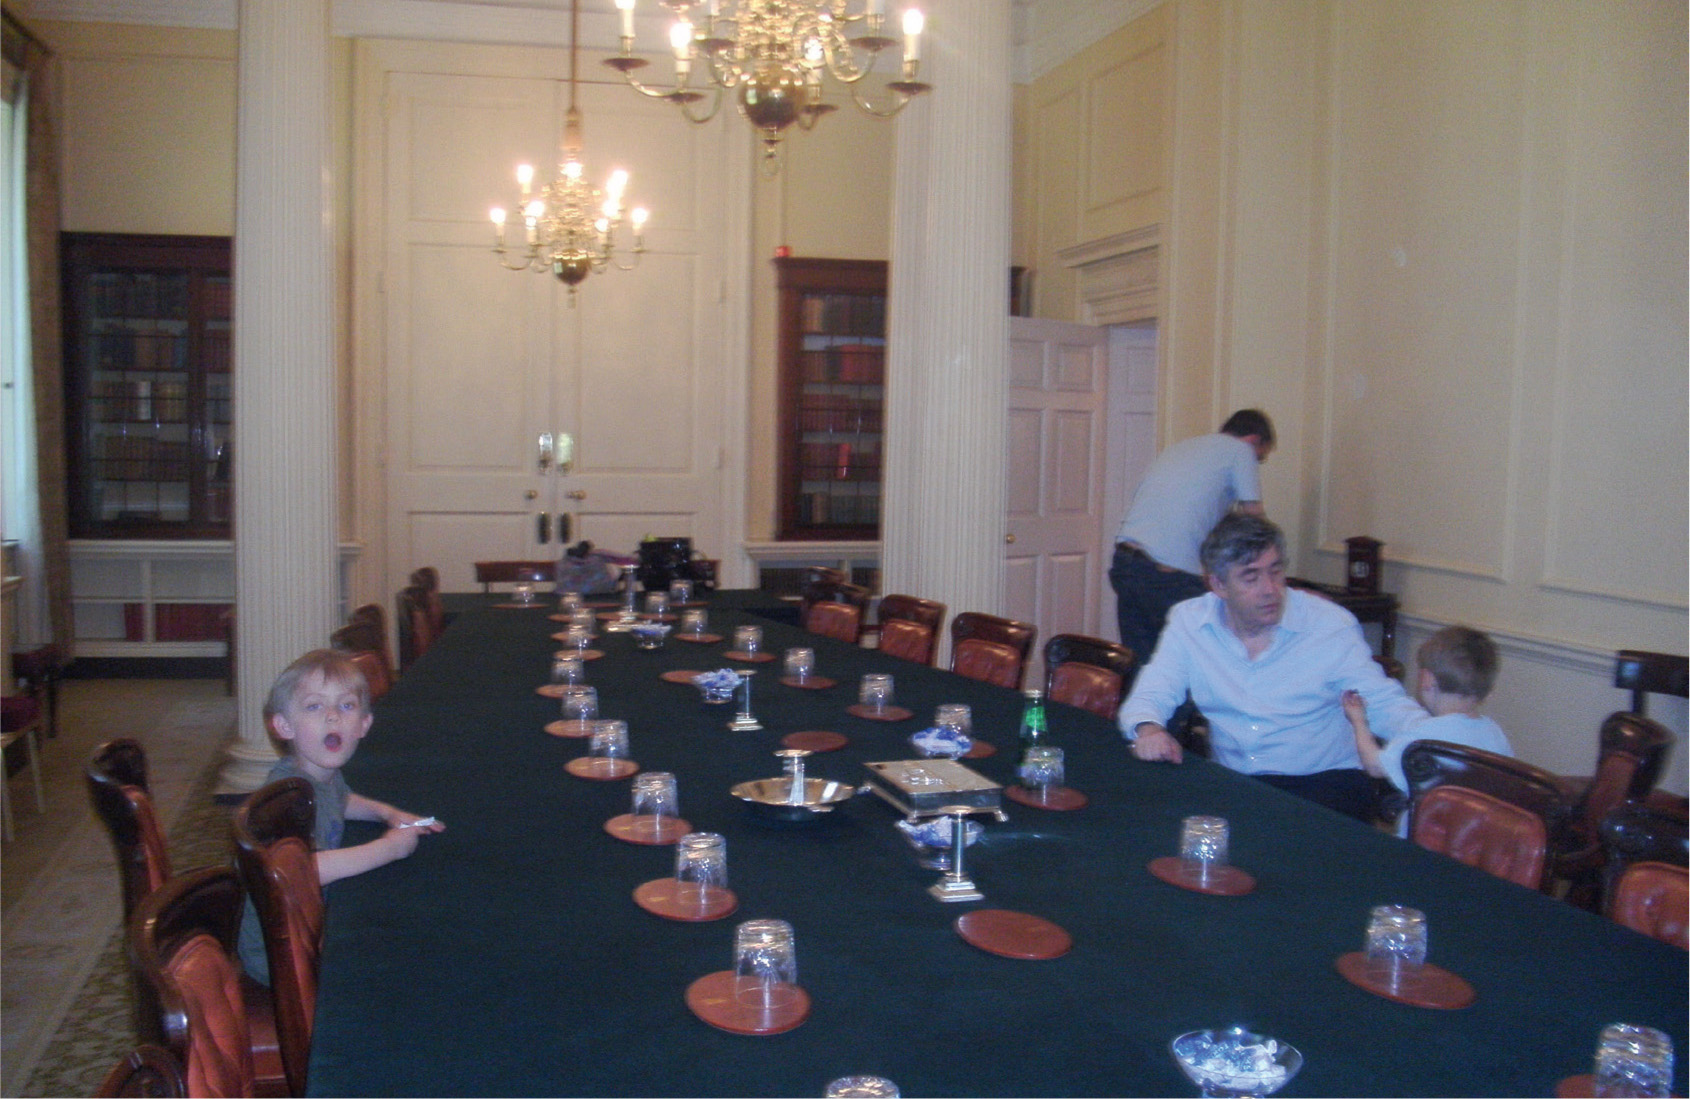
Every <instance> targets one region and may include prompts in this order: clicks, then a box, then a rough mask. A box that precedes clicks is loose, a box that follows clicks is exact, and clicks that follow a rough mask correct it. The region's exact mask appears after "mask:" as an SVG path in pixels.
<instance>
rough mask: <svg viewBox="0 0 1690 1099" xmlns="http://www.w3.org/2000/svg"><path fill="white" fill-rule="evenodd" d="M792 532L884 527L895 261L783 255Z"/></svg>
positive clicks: (825, 534)
mask: <svg viewBox="0 0 1690 1099" xmlns="http://www.w3.org/2000/svg"><path fill="white" fill-rule="evenodd" d="M774 263H775V268H776V271H777V285H778V287H779V293H780V309H779V326H780V333H779V356H780V364H779V366H780V444H779V445H780V477H779V486H780V516H779V519H780V523H779V537H780V538H781V539H783V540H797V541H818V540H849V539H874V538H878V537H879V536H880V463H881V453H882V449H881V430H882V407H883V402H884V398H885V385H886V264H885V263H884V262H883V261H880V260H841V259H806V258H799V257H794V256H782V257H777V258H776V259H775V261H774Z"/></svg>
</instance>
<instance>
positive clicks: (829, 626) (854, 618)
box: [799, 582, 869, 645]
mask: <svg viewBox="0 0 1690 1099" xmlns="http://www.w3.org/2000/svg"><path fill="white" fill-rule="evenodd" d="M868 603H869V590H868V589H867V588H864V587H860V586H858V585H856V584H835V583H831V582H826V583H817V584H813V585H811V586H809V587H807V588H806V589H805V591H804V598H803V602H802V606H801V608H800V610H799V622H800V623H801V624H802V625H803V627H804V628H805V629H806V630H808V631H810V632H811V633H814V634H820V635H821V636H823V637H831V638H833V639H834V640H835V641H844V642H847V643H848V644H852V645H855V644H858V643H859V642H861V641H862V636H863V623H864V621H865V620H866V619H867V618H868Z"/></svg>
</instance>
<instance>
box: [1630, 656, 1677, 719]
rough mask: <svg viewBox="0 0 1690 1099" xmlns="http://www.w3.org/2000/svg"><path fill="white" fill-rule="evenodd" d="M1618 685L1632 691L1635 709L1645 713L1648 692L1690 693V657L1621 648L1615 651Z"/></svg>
mask: <svg viewBox="0 0 1690 1099" xmlns="http://www.w3.org/2000/svg"><path fill="white" fill-rule="evenodd" d="M1614 686H1616V687H1618V688H1619V689H1620V690H1622V691H1630V692H1631V711H1632V713H1637V714H1641V713H1644V712H1645V710H1644V707H1645V706H1647V705H1648V699H1647V696H1648V695H1652V694H1657V695H1677V696H1678V697H1679V698H1686V697H1690V657H1683V656H1677V655H1674V654H1672V653H1651V652H1645V651H1643V650H1641V649H1621V650H1620V651H1619V652H1617V653H1615V654H1614Z"/></svg>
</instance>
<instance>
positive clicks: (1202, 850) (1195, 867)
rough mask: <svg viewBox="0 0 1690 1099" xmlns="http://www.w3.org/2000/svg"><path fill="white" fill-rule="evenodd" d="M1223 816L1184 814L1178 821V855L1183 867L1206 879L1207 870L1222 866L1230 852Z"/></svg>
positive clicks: (1208, 871)
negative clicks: (1183, 817) (1185, 815)
mask: <svg viewBox="0 0 1690 1099" xmlns="http://www.w3.org/2000/svg"><path fill="white" fill-rule="evenodd" d="M1229 846H1230V837H1229V834H1228V831H1227V823H1226V818H1225V817H1186V818H1185V819H1184V820H1182V821H1180V829H1179V857H1180V859H1181V861H1183V862H1184V863H1185V869H1186V870H1187V871H1189V872H1191V873H1194V874H1196V875H1198V876H1199V877H1200V878H1204V879H1207V878H1208V876H1209V873H1210V871H1212V870H1214V869H1215V868H1216V867H1220V866H1225V865H1226V864H1227V859H1228V858H1229V856H1230V852H1229V851H1228V850H1227V848H1228V847H1229Z"/></svg>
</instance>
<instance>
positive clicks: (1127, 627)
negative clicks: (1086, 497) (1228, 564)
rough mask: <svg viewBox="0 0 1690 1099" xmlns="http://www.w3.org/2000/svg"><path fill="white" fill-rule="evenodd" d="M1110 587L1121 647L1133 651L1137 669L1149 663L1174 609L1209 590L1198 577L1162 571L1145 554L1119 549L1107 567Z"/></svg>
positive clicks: (1185, 573) (1174, 571) (1175, 571)
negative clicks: (1171, 610) (1177, 605)
mask: <svg viewBox="0 0 1690 1099" xmlns="http://www.w3.org/2000/svg"><path fill="white" fill-rule="evenodd" d="M1109 585H1110V587H1112V588H1114V589H1115V617H1116V620H1117V621H1118V623H1119V625H1120V629H1121V644H1123V645H1125V646H1126V647H1127V648H1129V649H1131V650H1132V651H1133V655H1134V656H1136V657H1137V658H1138V663H1139V667H1143V666H1144V665H1145V664H1148V663H1149V662H1150V656H1151V654H1152V653H1154V652H1155V651H1156V641H1157V639H1158V638H1160V637H1161V636H1162V626H1163V625H1164V624H1165V623H1166V622H1167V620H1168V611H1169V610H1170V609H1171V608H1172V607H1173V605H1174V604H1175V603H1180V602H1183V601H1185V600H1187V599H1193V598H1195V597H1197V596H1199V595H1202V594H1203V593H1204V592H1206V591H1208V590H1209V587H1208V585H1207V584H1205V583H1204V582H1203V578H1202V577H1201V576H1193V575H1192V574H1191V573H1189V572H1179V571H1177V570H1164V569H1162V568H1161V567H1159V566H1158V565H1157V564H1156V562H1154V561H1152V560H1151V559H1150V558H1149V557H1146V556H1145V555H1144V554H1142V553H1139V552H1137V551H1133V550H1125V549H1121V548H1120V547H1119V546H1117V547H1116V549H1115V558H1114V560H1113V561H1111V562H1110V565H1109Z"/></svg>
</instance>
